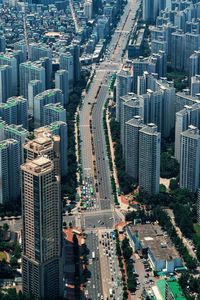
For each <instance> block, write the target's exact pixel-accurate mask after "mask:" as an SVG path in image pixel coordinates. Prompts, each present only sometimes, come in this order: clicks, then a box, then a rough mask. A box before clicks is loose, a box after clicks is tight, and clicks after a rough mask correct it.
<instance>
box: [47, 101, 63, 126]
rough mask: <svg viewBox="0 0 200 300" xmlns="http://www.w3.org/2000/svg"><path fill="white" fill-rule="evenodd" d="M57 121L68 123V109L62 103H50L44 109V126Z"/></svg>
mask: <svg viewBox="0 0 200 300" xmlns="http://www.w3.org/2000/svg"><path fill="white" fill-rule="evenodd" d="M56 121H62V122H66V109H65V108H64V107H63V106H62V105H60V103H49V104H46V105H45V106H44V109H43V125H49V124H51V123H53V122H56Z"/></svg>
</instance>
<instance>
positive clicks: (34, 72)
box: [19, 61, 46, 99]
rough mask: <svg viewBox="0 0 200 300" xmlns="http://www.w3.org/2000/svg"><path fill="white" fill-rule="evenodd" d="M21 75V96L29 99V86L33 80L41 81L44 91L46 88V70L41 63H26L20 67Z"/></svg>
mask: <svg viewBox="0 0 200 300" xmlns="http://www.w3.org/2000/svg"><path fill="white" fill-rule="evenodd" d="M19 74H20V95H22V96H24V97H25V98H26V99H28V84H29V82H30V81H31V80H35V79H36V80H40V81H41V83H42V90H43V91H44V90H45V88H46V84H45V83H46V78H45V68H44V67H42V66H41V64H40V63H36V62H30V61H28V62H24V63H22V64H20V66H19Z"/></svg>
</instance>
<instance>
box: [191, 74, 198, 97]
mask: <svg viewBox="0 0 200 300" xmlns="http://www.w3.org/2000/svg"><path fill="white" fill-rule="evenodd" d="M190 83H191V96H193V97H196V95H197V94H200V75H197V74H196V75H195V76H192V77H191V82H190Z"/></svg>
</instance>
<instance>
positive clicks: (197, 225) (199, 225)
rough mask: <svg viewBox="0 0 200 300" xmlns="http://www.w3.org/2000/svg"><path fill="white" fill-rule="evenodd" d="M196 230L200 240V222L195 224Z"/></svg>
mask: <svg viewBox="0 0 200 300" xmlns="http://www.w3.org/2000/svg"><path fill="white" fill-rule="evenodd" d="M194 230H195V232H196V235H197V238H198V239H199V240H200V224H194Z"/></svg>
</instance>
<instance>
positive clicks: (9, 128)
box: [5, 124, 29, 136]
mask: <svg viewBox="0 0 200 300" xmlns="http://www.w3.org/2000/svg"><path fill="white" fill-rule="evenodd" d="M5 130H7V131H10V132H13V133H15V134H25V135H26V136H28V135H29V131H28V130H26V129H25V128H23V127H22V125H15V124H11V125H7V126H6V127H5Z"/></svg>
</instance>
